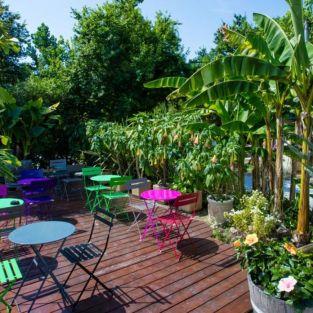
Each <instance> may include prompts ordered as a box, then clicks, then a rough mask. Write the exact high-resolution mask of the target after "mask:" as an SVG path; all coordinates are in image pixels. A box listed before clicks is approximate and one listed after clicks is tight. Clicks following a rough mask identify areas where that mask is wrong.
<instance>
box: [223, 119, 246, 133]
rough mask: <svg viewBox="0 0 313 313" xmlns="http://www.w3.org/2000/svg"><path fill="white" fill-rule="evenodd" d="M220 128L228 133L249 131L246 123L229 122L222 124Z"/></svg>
mask: <svg viewBox="0 0 313 313" xmlns="http://www.w3.org/2000/svg"><path fill="white" fill-rule="evenodd" d="M222 127H223V128H224V129H225V130H227V131H230V132H240V133H243V132H248V131H249V127H248V125H247V124H246V123H244V122H242V121H230V122H228V123H226V124H223V125H222Z"/></svg>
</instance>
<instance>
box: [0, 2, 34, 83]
mask: <svg viewBox="0 0 313 313" xmlns="http://www.w3.org/2000/svg"><path fill="white" fill-rule="evenodd" d="M0 23H1V27H2V28H3V29H4V30H5V32H7V34H8V36H9V37H10V38H15V39H16V45H17V46H18V47H19V49H10V51H7V52H6V53H5V52H4V51H0V69H1V71H0V85H1V86H12V85H13V84H15V83H16V82H18V81H19V80H23V79H25V78H26V77H27V76H28V74H29V68H28V66H27V64H26V63H23V62H21V60H22V59H23V58H24V57H26V55H27V47H28V44H29V33H28V31H27V29H26V26H25V24H24V23H21V22H20V15H19V14H17V13H13V12H11V11H10V10H9V6H8V5H5V4H4V1H3V0H0Z"/></svg>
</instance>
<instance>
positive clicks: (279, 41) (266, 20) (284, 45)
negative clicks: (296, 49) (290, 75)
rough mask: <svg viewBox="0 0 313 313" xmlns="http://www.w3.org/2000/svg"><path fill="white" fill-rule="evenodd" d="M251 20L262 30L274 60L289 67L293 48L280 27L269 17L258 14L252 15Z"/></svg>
mask: <svg viewBox="0 0 313 313" xmlns="http://www.w3.org/2000/svg"><path fill="white" fill-rule="evenodd" d="M253 19H254V22H255V23H256V24H257V25H258V26H259V27H260V28H262V30H263V35H264V39H265V41H266V42H267V44H268V48H269V49H270V51H271V52H272V53H273V55H274V57H275V59H276V60H278V61H279V62H280V63H282V64H286V65H290V64H291V57H292V55H293V48H292V45H291V43H290V41H289V39H288V37H287V35H286V34H285V32H284V31H283V29H282V28H281V27H280V25H279V24H278V23H277V22H276V21H275V20H273V19H272V18H270V17H269V16H266V15H263V14H260V13H254V14H253Z"/></svg>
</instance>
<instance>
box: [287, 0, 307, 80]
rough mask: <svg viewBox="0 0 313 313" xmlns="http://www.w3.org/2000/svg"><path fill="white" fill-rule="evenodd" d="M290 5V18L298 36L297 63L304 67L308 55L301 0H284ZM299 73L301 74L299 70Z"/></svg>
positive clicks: (305, 66)
mask: <svg viewBox="0 0 313 313" xmlns="http://www.w3.org/2000/svg"><path fill="white" fill-rule="evenodd" d="M286 1H287V3H288V4H289V6H290V12H291V19H292V24H293V29H294V33H295V36H296V38H299V49H298V53H297V58H298V61H297V62H298V64H299V65H301V67H302V68H304V69H306V68H307V67H308V66H309V57H308V52H307V49H306V45H305V37H304V19H303V6H302V0H286ZM299 74H301V73H300V72H299Z"/></svg>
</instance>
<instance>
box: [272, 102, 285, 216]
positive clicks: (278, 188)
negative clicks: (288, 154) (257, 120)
mask: <svg viewBox="0 0 313 313" xmlns="http://www.w3.org/2000/svg"><path fill="white" fill-rule="evenodd" d="M275 172H276V173H275V197H274V210H275V211H276V212H277V213H278V214H279V215H280V217H283V117H282V105H281V103H278V104H277V105H276V164H275Z"/></svg>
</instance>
